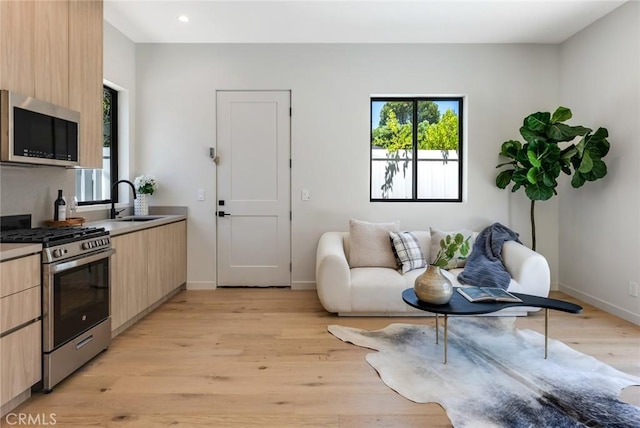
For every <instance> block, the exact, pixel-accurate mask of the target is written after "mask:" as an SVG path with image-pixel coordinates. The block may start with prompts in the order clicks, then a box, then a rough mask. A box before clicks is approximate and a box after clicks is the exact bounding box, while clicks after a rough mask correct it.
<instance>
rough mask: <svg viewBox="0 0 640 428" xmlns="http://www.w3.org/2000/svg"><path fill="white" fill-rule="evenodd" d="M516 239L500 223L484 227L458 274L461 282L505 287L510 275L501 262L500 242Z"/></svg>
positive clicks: (515, 234) (507, 285)
mask: <svg viewBox="0 0 640 428" xmlns="http://www.w3.org/2000/svg"><path fill="white" fill-rule="evenodd" d="M506 241H517V242H519V243H521V242H520V239H518V234H517V233H516V232H514V231H513V230H511V229H509V228H508V227H506V226H503V225H502V224H500V223H493V224H492V225H491V226H489V227H486V228H485V229H484V230H483V231H482V232H480V234H479V235H478V237H477V238H476V242H475V243H474V244H473V250H472V251H471V254H470V255H469V258H468V259H467V264H466V265H465V267H464V271H463V272H462V273H461V274H460V275H458V281H460V283H462V284H468V285H476V286H478V287H500V288H502V289H505V290H506V289H507V288H508V287H509V282H510V280H511V275H509V272H507V269H506V268H505V267H504V264H503V263H502V244H504V243H505V242H506Z"/></svg>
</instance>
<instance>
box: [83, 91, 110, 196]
mask: <svg viewBox="0 0 640 428" xmlns="http://www.w3.org/2000/svg"><path fill="white" fill-rule="evenodd" d="M102 119H103V122H102V168H101V169H79V170H77V171H76V197H77V198H78V205H93V204H104V203H108V202H111V198H113V199H114V200H115V201H117V200H118V189H114V190H113V195H112V194H111V183H113V182H115V181H117V179H118V91H116V90H115V89H113V88H110V87H108V86H103V89H102Z"/></svg>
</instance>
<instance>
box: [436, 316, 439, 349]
mask: <svg viewBox="0 0 640 428" xmlns="http://www.w3.org/2000/svg"><path fill="white" fill-rule="evenodd" d="M438 331H439V330H438V314H436V345H437V344H438V336H439V333H438Z"/></svg>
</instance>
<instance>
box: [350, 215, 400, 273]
mask: <svg viewBox="0 0 640 428" xmlns="http://www.w3.org/2000/svg"><path fill="white" fill-rule="evenodd" d="M399 227H400V223H399V222H397V221H396V222H393V223H370V222H367V221H361V220H354V219H351V220H349V235H350V237H351V249H350V254H349V266H350V267H352V268H358V267H386V268H391V269H397V267H398V265H397V264H396V258H395V256H394V255H393V250H392V249H391V239H390V238H389V232H397V231H398V229H399Z"/></svg>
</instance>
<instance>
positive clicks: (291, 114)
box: [289, 107, 293, 116]
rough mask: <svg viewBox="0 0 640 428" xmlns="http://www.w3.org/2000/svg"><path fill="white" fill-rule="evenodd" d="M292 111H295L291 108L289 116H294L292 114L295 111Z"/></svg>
mask: <svg viewBox="0 0 640 428" xmlns="http://www.w3.org/2000/svg"><path fill="white" fill-rule="evenodd" d="M292 110H293V109H292V108H291V107H289V116H292V113H293V111H292Z"/></svg>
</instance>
